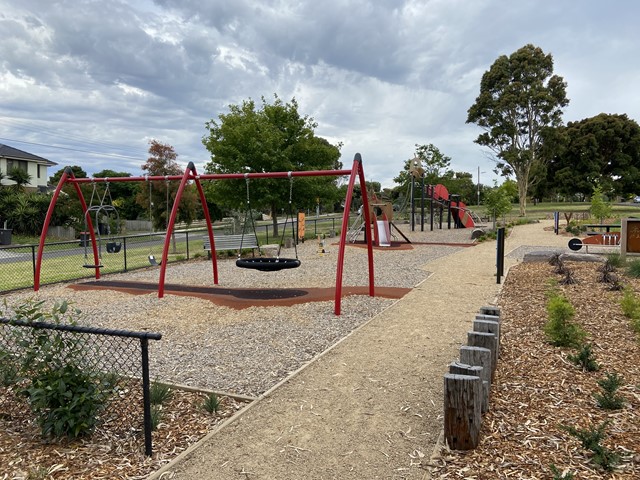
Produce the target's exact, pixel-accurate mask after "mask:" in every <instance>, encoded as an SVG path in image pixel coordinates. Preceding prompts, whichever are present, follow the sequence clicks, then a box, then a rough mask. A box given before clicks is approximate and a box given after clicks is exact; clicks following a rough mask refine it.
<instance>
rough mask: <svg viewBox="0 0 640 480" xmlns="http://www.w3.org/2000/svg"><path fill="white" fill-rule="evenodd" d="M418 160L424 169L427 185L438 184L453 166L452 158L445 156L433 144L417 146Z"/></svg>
mask: <svg viewBox="0 0 640 480" xmlns="http://www.w3.org/2000/svg"><path fill="white" fill-rule="evenodd" d="M416 158H417V159H419V160H420V162H421V166H422V168H423V169H424V181H425V183H426V184H427V185H434V184H436V183H438V182H439V180H440V178H441V176H442V175H443V174H444V173H445V172H446V170H447V169H448V168H449V165H450V164H451V157H447V156H446V155H444V154H443V153H442V152H441V151H440V149H438V147H436V146H435V145H434V144H433V143H430V144H429V145H418V144H416Z"/></svg>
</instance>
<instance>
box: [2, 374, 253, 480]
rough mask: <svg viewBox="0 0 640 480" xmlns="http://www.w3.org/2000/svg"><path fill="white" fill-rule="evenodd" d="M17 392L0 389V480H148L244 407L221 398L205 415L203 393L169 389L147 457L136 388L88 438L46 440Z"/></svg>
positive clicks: (126, 391)
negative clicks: (214, 409) (151, 450)
mask: <svg viewBox="0 0 640 480" xmlns="http://www.w3.org/2000/svg"><path fill="white" fill-rule="evenodd" d="M18 388H19V386H15V387H3V386H0V405H2V412H1V415H0V480H53V479H55V480H63V479H64V480H67V479H89V478H91V479H130V480H132V479H143V478H147V476H148V475H149V474H151V473H153V472H154V471H156V470H158V469H159V468H160V467H162V466H163V465H164V464H166V463H168V462H169V461H171V460H173V459H174V458H175V457H176V456H177V455H179V454H180V453H181V452H182V451H184V450H185V449H187V448H188V447H189V446H190V445H193V444H194V443H196V442H197V441H198V440H200V439H201V438H202V437H204V436H205V435H206V434H207V433H209V432H210V431H211V430H212V429H213V428H215V426H216V425H218V424H219V423H221V422H223V421H224V420H225V419H227V418H229V417H231V416H232V415H234V414H235V413H236V412H237V411H238V410H240V409H241V408H242V407H243V406H245V405H246V402H241V401H238V400H235V399H232V398H230V397H220V408H219V410H218V411H217V412H215V413H209V412H207V411H206V410H204V409H203V408H202V404H203V402H204V400H205V398H206V397H207V395H205V394H204V393H201V392H191V391H183V390H179V389H172V390H171V396H170V398H169V399H168V400H167V401H166V402H164V403H163V405H162V406H161V407H160V409H161V417H160V423H159V425H158V428H157V429H156V430H155V431H154V432H153V433H152V440H153V456H151V457H147V456H145V455H144V434H143V431H142V424H141V423H142V416H141V415H142V412H141V410H142V408H141V405H142V396H141V393H140V392H139V391H137V390H138V389H136V391H133V390H129V389H123V390H122V391H121V392H120V395H119V398H115V399H114V400H113V402H114V403H113V404H110V405H109V406H108V407H107V409H106V410H105V413H108V414H109V416H111V417H113V418H114V419H115V421H110V420H105V421H104V422H102V423H101V424H99V425H98V427H97V428H96V430H95V432H94V433H93V434H92V435H91V437H88V438H84V439H75V440H65V439H61V440H51V439H50V440H47V439H44V438H42V436H41V434H40V429H39V427H38V425H37V424H36V422H35V419H34V416H33V415H32V414H31V410H30V409H29V406H28V404H27V402H26V399H25V398H24V397H23V396H22V395H19V394H18V393H17V391H16V390H17V389H18Z"/></svg>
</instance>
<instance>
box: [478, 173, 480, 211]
mask: <svg viewBox="0 0 640 480" xmlns="http://www.w3.org/2000/svg"><path fill="white" fill-rule="evenodd" d="M478 206H480V166H478Z"/></svg>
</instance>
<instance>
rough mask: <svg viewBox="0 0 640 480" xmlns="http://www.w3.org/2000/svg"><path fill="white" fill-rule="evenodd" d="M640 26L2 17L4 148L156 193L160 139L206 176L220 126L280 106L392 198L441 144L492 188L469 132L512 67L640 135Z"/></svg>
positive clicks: (458, 19)
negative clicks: (504, 62) (480, 101)
mask: <svg viewBox="0 0 640 480" xmlns="http://www.w3.org/2000/svg"><path fill="white" fill-rule="evenodd" d="M638 19H640V2H637V1H635V0H612V1H610V2H604V1H601V0H583V1H577V0H518V1H513V0H308V1H293V0H261V1H256V0H254V1H252V0H204V1H203V0H198V1H196V0H130V1H127V2H121V1H115V0H98V1H86V0H63V1H57V0H0V31H1V32H2V40H0V94H1V97H0V143H4V144H7V145H10V146H13V147H16V148H19V149H22V150H26V151H28V152H30V153H34V154H36V155H40V156H43V157H45V158H48V159H50V160H52V161H55V162H57V163H58V164H60V166H65V165H80V166H81V167H83V168H84V169H85V170H86V171H87V172H88V173H89V174H92V173H94V172H97V171H100V170H102V169H105V168H110V169H113V170H118V171H128V172H131V173H132V174H134V175H139V174H141V169H140V166H141V165H142V164H143V163H144V162H145V161H146V158H147V149H148V142H149V140H150V139H157V140H160V141H162V142H164V143H168V144H170V145H172V146H173V147H174V148H175V150H176V152H177V153H178V155H179V157H178V160H179V161H180V163H182V164H184V165H186V163H187V162H189V161H193V162H194V163H195V164H196V167H197V168H198V169H199V170H202V168H203V166H204V164H205V163H206V162H207V161H208V160H209V154H208V152H207V151H206V150H205V149H204V147H203V146H202V142H201V139H202V137H203V135H205V134H206V129H205V122H206V121H209V120H211V119H216V118H217V117H218V115H219V114H220V113H226V112H227V111H228V106H229V105H230V104H238V103H240V102H242V100H244V99H248V98H252V99H254V100H257V101H259V100H260V97H261V96H265V97H267V98H268V99H270V100H271V99H272V98H273V94H274V93H277V94H278V96H279V97H281V98H282V99H284V100H290V99H291V98H292V97H295V98H296V99H297V100H298V102H299V105H300V112H301V113H303V114H306V115H309V116H311V117H313V118H314V119H315V121H316V122H317V123H318V127H317V129H316V134H317V135H319V136H322V137H325V138H327V139H328V140H330V141H332V142H338V141H340V142H343V144H344V146H343V148H342V160H343V162H344V163H345V165H346V166H347V167H348V166H350V165H351V161H352V159H353V155H354V154H355V153H356V152H360V153H361V154H362V156H363V160H364V168H365V175H366V177H367V179H369V180H375V181H379V182H381V183H382V184H383V186H393V182H392V179H393V177H394V176H396V175H397V174H398V172H399V171H400V170H401V169H402V166H403V164H404V161H405V160H407V159H409V158H412V157H413V156H414V150H415V144H427V143H433V144H434V145H436V146H437V147H438V148H439V149H440V150H441V151H442V152H443V153H444V154H445V155H447V156H449V157H451V158H452V164H451V166H452V168H453V169H454V170H456V171H467V172H471V173H473V175H474V179H475V178H476V177H477V174H478V168H479V169H480V171H481V172H483V173H481V182H482V183H490V181H491V179H492V178H494V177H495V175H494V174H493V173H492V169H493V164H492V162H491V160H490V159H488V158H487V155H486V152H483V149H481V148H480V147H479V146H478V145H476V144H475V143H473V140H474V139H475V138H476V137H477V135H478V134H479V133H480V129H479V128H478V127H476V126H475V125H472V124H469V125H467V124H465V120H466V118H467V110H468V108H469V107H470V106H471V105H472V104H473V102H474V100H475V98H476V97H477V95H478V93H479V84H480V79H481V77H482V74H483V73H484V72H485V71H486V70H488V69H489V68H490V66H491V64H492V63H493V62H494V61H495V59H496V58H497V57H498V56H500V55H504V54H506V55H509V54H511V53H513V52H514V51H516V50H517V49H519V48H520V47H522V46H524V45H525V44H527V43H532V44H534V45H536V46H538V47H541V48H542V49H543V50H544V51H545V52H546V53H551V54H552V55H553V57H554V61H555V73H556V74H558V75H561V76H562V77H564V79H565V81H566V82H567V84H568V89H567V94H568V97H569V99H570V104H569V106H568V107H567V108H566V110H565V116H564V119H565V122H569V121H575V120H581V119H583V118H587V117H591V116H594V115H597V114H598V113H601V112H606V113H626V114H627V115H628V116H629V117H630V118H633V119H635V120H636V121H640V60H639V58H640V57H638V51H637V49H638V45H640V29H639V28H638ZM54 171H55V169H54ZM51 173H53V172H51Z"/></svg>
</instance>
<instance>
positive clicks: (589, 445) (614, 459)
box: [561, 421, 620, 472]
mask: <svg viewBox="0 0 640 480" xmlns="http://www.w3.org/2000/svg"><path fill="white" fill-rule="evenodd" d="M608 424H609V422H608V421H606V422H603V423H602V424H601V425H600V426H599V427H597V428H595V429H593V428H589V429H577V428H575V427H567V426H564V425H562V426H561V428H562V429H563V430H565V431H567V432H569V433H570V434H571V435H572V436H574V437H576V438H577V439H578V440H580V443H581V444H582V447H583V448H586V449H587V450H591V452H592V453H593V456H592V457H591V462H592V463H594V464H595V465H598V466H599V467H601V468H602V469H604V470H606V471H608V472H610V471H612V470H613V469H614V468H615V467H616V465H618V463H620V455H618V454H617V453H615V452H612V451H611V450H609V449H608V448H607V447H605V446H604V445H601V444H600V442H601V441H602V440H604V437H605V432H604V431H605V429H606V428H607V425H608Z"/></svg>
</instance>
